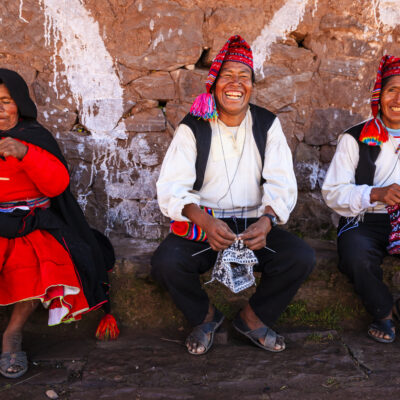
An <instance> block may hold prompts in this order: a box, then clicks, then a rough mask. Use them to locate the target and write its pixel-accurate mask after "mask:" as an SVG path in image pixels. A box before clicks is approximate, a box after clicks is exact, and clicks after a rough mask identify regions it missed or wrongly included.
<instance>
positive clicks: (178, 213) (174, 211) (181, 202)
mask: <svg viewBox="0 0 400 400" xmlns="http://www.w3.org/2000/svg"><path fill="white" fill-rule="evenodd" d="M187 204H197V205H198V206H200V199H199V198H198V196H187V197H185V198H183V199H177V198H172V199H171V200H170V201H169V205H168V216H169V218H171V219H172V220H174V221H186V222H190V220H189V219H188V218H186V217H185V216H184V215H182V211H183V208H184V207H185V206H186V205H187Z"/></svg>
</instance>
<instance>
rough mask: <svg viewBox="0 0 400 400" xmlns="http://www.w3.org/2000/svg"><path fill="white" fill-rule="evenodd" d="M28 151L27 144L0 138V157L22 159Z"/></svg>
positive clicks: (8, 138)
mask: <svg viewBox="0 0 400 400" xmlns="http://www.w3.org/2000/svg"><path fill="white" fill-rule="evenodd" d="M27 151H28V146H26V145H24V144H23V143H21V142H19V141H18V140H15V139H12V138H10V137H6V138H5V139H2V140H0V156H2V157H15V158H17V159H18V160H20V161H21V160H22V159H23V158H24V157H25V154H26V153H27Z"/></svg>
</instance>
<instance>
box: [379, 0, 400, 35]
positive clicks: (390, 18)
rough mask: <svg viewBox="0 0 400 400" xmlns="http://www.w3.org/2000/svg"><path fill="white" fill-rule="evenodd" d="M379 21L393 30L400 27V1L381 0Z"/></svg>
mask: <svg viewBox="0 0 400 400" xmlns="http://www.w3.org/2000/svg"><path fill="white" fill-rule="evenodd" d="M379 20H380V22H381V23H382V24H384V25H388V26H389V27H392V28H394V27H396V26H397V25H400V0H380V2H379Z"/></svg>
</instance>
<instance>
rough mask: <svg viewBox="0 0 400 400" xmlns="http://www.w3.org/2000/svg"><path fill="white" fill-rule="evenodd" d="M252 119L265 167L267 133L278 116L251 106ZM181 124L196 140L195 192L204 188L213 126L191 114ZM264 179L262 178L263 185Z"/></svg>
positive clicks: (255, 137)
mask: <svg viewBox="0 0 400 400" xmlns="http://www.w3.org/2000/svg"><path fill="white" fill-rule="evenodd" d="M250 112H251V118H252V120H253V136H254V140H255V142H256V145H257V148H258V151H259V152H260V156H261V162H262V167H264V154H265V146H266V143H267V132H268V130H269V128H270V127H271V125H272V123H273V122H274V120H275V118H276V116H275V115H274V114H273V113H272V112H271V111H268V110H266V109H265V108H262V107H259V106H256V105H254V104H250ZM181 124H185V125H187V126H188V127H189V128H190V129H191V130H192V132H193V134H194V137H195V138H196V149H197V158H196V181H195V183H194V185H193V189H194V190H197V191H198V190H200V189H201V187H202V186H203V181H204V174H205V171H206V166H207V161H208V156H209V154H210V147H211V125H210V123H209V122H208V121H204V120H203V119H200V118H198V117H194V116H193V115H191V114H187V115H186V116H185V118H183V120H182V121H181ZM263 183H264V179H263V178H261V183H260V184H263Z"/></svg>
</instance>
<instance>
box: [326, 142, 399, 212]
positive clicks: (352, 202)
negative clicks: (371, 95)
mask: <svg viewBox="0 0 400 400" xmlns="http://www.w3.org/2000/svg"><path fill="white" fill-rule="evenodd" d="M399 143H400V141H399V139H396V138H394V137H392V136H390V135H389V140H388V141H387V142H385V143H383V144H382V145H381V151H380V153H379V155H378V158H377V160H376V162H375V165H376V171H375V176H374V182H373V186H369V185H356V184H355V171H356V168H357V165H358V160H359V145H358V143H357V141H356V140H355V139H354V138H353V136H351V135H349V134H343V135H342V136H341V138H340V139H339V143H338V146H337V148H336V152H335V155H334V157H333V159H332V162H331V165H330V166H329V169H328V172H327V174H326V177H325V181H324V184H323V185H322V196H323V198H324V200H325V202H326V204H327V205H328V206H329V207H330V208H332V209H333V210H334V211H336V212H337V213H338V214H339V215H342V216H344V217H356V216H358V215H361V214H364V213H365V212H368V213H386V212H387V211H386V208H385V206H386V205H385V204H384V203H381V202H377V203H371V202H370V195H371V190H372V188H373V187H383V186H389V185H391V184H392V183H400V160H399V154H396V153H395V151H396V148H397V146H398V144H399Z"/></svg>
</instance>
